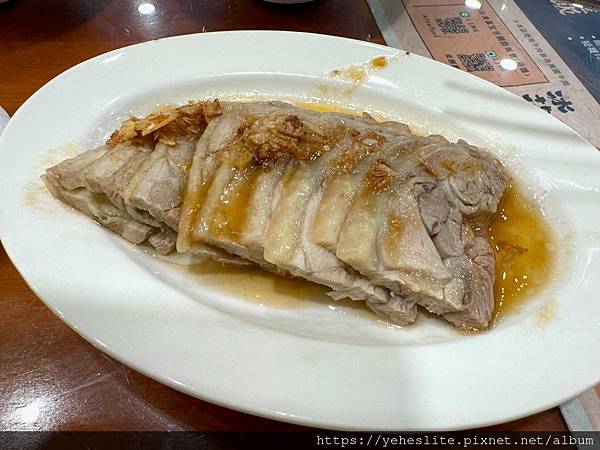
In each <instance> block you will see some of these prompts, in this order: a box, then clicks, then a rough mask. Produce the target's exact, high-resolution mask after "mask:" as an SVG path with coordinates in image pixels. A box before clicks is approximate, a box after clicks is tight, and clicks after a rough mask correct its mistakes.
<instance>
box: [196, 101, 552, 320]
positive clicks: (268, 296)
mask: <svg viewBox="0 0 600 450" xmlns="http://www.w3.org/2000/svg"><path fill="white" fill-rule="evenodd" d="M296 106H298V107H301V108H305V109H310V110H312V111H317V112H342V113H347V114H356V112H355V111H352V110H349V109H346V108H343V107H339V106H337V105H328V104H322V103H296ZM286 172H287V171H286ZM287 175H288V178H289V173H287ZM246 176H247V175H246ZM284 178H286V177H285V176H284ZM231 194H232V195H231V198H229V199H228V200H229V201H228V202H227V204H225V205H223V206H222V209H223V210H222V211H221V212H222V213H224V215H225V216H227V217H228V218H229V219H230V220H231V219H234V218H237V217H239V216H240V214H239V213H240V211H234V210H236V209H239V210H245V206H246V205H245V203H247V198H246V195H244V194H243V193H241V192H235V193H233V192H232V193H231ZM358 197H359V198H360V197H361V196H358ZM240 220H241V219H240ZM237 222H238V221H237V220H231V222H230V223H232V225H233V224H234V223H237ZM233 228H237V227H236V226H235V225H234V226H233ZM222 231H225V230H222ZM488 231H489V237H490V241H491V244H492V246H493V248H494V250H495V252H496V282H495V284H494V296H495V311H494V323H495V322H497V321H498V320H499V319H500V318H501V317H503V316H504V315H505V314H507V313H509V312H510V311H512V310H514V309H516V307H518V305H520V304H522V302H523V301H524V300H526V299H527V298H530V297H531V296H533V295H535V294H536V293H538V292H539V291H540V290H541V288H542V287H543V286H544V285H545V284H546V283H547V282H548V281H549V279H550V277H551V275H552V272H553V251H554V244H553V243H552V242H553V240H552V233H551V230H550V227H549V225H548V223H547V222H546V220H545V218H544V217H543V215H542V214H541V212H540V210H539V207H537V206H536V205H535V204H533V203H532V202H530V201H528V200H527V199H525V198H524V197H523V196H522V194H520V193H519V191H518V189H517V188H516V187H515V186H514V184H512V185H511V186H510V187H509V189H508V191H507V193H506V194H505V197H504V199H503V201H502V204H501V207H500V209H499V212H498V214H497V215H496V217H495V219H494V221H493V223H492V224H491V226H490V227H489V229H488ZM227 232H232V233H234V234H235V230H234V229H231V230H227ZM190 271H191V272H193V273H194V274H195V275H197V276H198V275H199V276H200V278H201V279H202V280H203V281H204V282H207V283H209V284H211V285H213V286H214V287H216V288H218V289H220V290H225V291H226V292H228V293H230V294H233V295H236V296H240V297H243V298H245V299H246V300H248V301H251V302H254V303H260V304H265V305H270V306H274V307H279V308H301V307H305V306H309V305H311V304H314V303H321V304H340V302H335V303H334V301H333V300H332V299H330V298H329V297H327V296H326V292H327V291H328V288H326V287H324V286H319V285H316V284H314V283H311V282H308V281H305V280H301V279H288V278H283V277H280V276H278V275H275V274H272V273H269V272H266V271H264V270H262V269H260V268H258V267H235V266H224V265H222V264H220V263H217V262H214V261H206V262H204V263H202V264H199V265H195V266H193V267H191V268H190ZM356 303H361V304H362V303H364V302H351V301H342V302H341V304H346V305H352V306H355V305H354V304H356ZM356 307H358V305H356ZM358 309H365V307H360V308H358Z"/></svg>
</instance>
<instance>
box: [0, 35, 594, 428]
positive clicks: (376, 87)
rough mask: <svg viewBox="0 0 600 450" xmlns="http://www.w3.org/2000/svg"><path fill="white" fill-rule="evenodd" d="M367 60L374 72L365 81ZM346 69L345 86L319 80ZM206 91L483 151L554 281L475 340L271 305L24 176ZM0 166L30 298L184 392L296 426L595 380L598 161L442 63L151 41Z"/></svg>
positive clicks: (10, 234)
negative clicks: (540, 228)
mask: <svg viewBox="0 0 600 450" xmlns="http://www.w3.org/2000/svg"><path fill="white" fill-rule="evenodd" d="M380 55H386V56H388V57H389V65H388V67H386V68H385V69H383V70H380V71H373V70H371V69H370V68H369V67H370V66H369V65H368V62H369V61H370V60H371V59H372V58H374V57H376V56H380ZM351 65H355V66H357V67H358V68H361V67H362V68H363V69H365V70H366V77H365V79H364V80H362V82H358V81H355V82H354V84H352V83H350V82H348V81H346V82H345V81H344V77H343V76H342V77H331V76H328V75H327V74H328V73H329V72H330V71H331V70H332V69H334V68H347V67H349V66H351ZM214 96H219V97H221V98H270V99H284V100H286V99H287V100H304V101H319V100H320V101H323V100H326V101H330V102H334V103H336V102H337V103H338V104H341V105H351V106H352V107H354V108H356V109H364V110H369V111H371V112H375V113H376V114H379V115H381V116H388V117H393V118H396V119H400V120H404V121H407V122H409V123H410V124H412V125H417V128H419V129H421V130H422V131H428V132H438V133H443V134H445V135H446V136H447V137H449V138H451V139H457V138H459V137H464V138H466V139H468V140H469V141H470V142H472V143H474V144H477V145H484V146H487V147H489V148H491V149H492V151H494V152H495V153H497V154H498V155H499V157H500V158H501V159H502V160H503V161H505V162H506V164H507V165H508V166H509V167H510V168H511V170H512V171H513V172H515V173H516V174H517V177H518V178H519V179H520V180H521V181H522V183H524V184H525V185H526V186H527V188H528V190H529V192H530V193H532V195H533V196H534V197H535V198H536V200H537V201H538V202H539V203H540V204H541V205H542V206H543V208H544V210H545V212H546V214H547V216H548V218H549V220H550V222H551V223H552V224H553V227H554V228H555V230H556V232H557V233H559V234H560V239H559V242H558V244H559V245H558V249H557V258H558V259H559V261H560V264H559V265H560V267H561V271H560V273H559V275H558V276H557V279H556V280H555V282H554V283H553V284H552V286H550V287H549V288H548V289H547V290H546V291H545V293H544V294H543V295H540V296H538V298H536V299H533V300H532V301H531V302H529V303H528V305H527V307H525V308H523V309H522V310H521V311H520V312H519V313H517V314H514V315H512V316H510V317H508V318H506V319H505V320H504V321H502V322H501V323H499V324H498V326H496V327H495V328H493V329H492V330H490V331H489V332H487V333H483V334H480V335H476V336H463V335H460V334H458V333H457V332H455V331H453V330H452V329H450V328H449V327H448V326H446V325H444V324H442V323H441V321H437V320H433V319H424V318H421V319H420V321H419V323H418V324H417V325H416V326H414V327H407V328H404V329H397V328H391V327H388V326H385V325H384V324H382V323H380V322H378V321H376V320H373V319H372V318H370V317H368V316H367V315H365V314H360V313H356V312H354V310H352V309H349V308H344V307H333V308H332V307H328V305H325V304H318V303H315V304H311V305H309V306H307V307H305V308H300V309H282V308H273V307H269V306H268V305H257V304H253V303H248V302H246V301H244V300H242V299H240V298H236V297H235V296H231V295H228V294H226V293H223V292H221V291H219V290H216V289H214V288H210V287H209V286H206V285H202V284H201V283H199V282H198V281H197V280H195V279H194V278H193V277H191V276H189V274H186V273H184V272H185V271H183V270H175V269H173V268H172V266H170V265H169V264H166V263H165V262H163V261H158V260H155V259H154V258H152V257H151V256H149V255H147V254H145V253H144V252H142V251H140V250H139V249H136V248H134V247H132V246H130V245H128V244H127V243H125V242H124V241H122V240H120V239H119V238H117V237H115V236H114V235H112V234H111V233H109V232H107V231H105V230H104V229H102V228H101V227H99V226H97V225H95V224H94V223H93V222H92V221H90V220H89V219H87V218H85V217H83V216H81V215H79V214H77V213H74V212H72V211H70V210H69V209H67V208H64V207H62V206H61V205H60V204H59V203H58V202H57V201H55V200H54V199H52V198H51V197H50V196H49V195H48V194H47V193H45V192H44V190H43V188H42V186H41V183H40V181H39V178H38V177H39V175H40V174H41V173H42V171H43V169H44V168H45V167H47V166H49V165H50V164H52V163H54V162H56V161H57V160H59V159H61V158H64V157H65V156H67V153H68V152H66V151H62V152H61V151H55V152H54V153H53V152H50V153H48V150H49V149H51V148H55V147H57V146H61V145H64V144H65V143H69V142H76V143H77V148H78V149H79V150H81V149H83V148H89V146H91V145H93V144H98V143H99V142H101V141H102V140H103V139H105V138H106V136H107V133H108V132H109V131H110V130H111V129H114V128H115V127H116V126H117V125H118V123H119V121H120V120H122V119H123V118H124V117H125V116H126V115H127V113H130V112H134V113H143V112H147V111H148V110H149V109H150V108H151V107H153V106H155V105H156V104H158V103H161V102H179V101H184V100H187V99H191V98H209V97H214ZM62 148H63V150H64V147H62ZM0 161H1V163H0V192H1V193H2V194H1V199H0V206H1V210H0V213H1V215H0V230H1V236H2V240H3V243H4V246H5V248H6V250H7V252H8V254H9V255H10V257H11V259H12V260H13V262H14V263H15V265H16V267H17V268H18V270H19V271H20V273H21V274H22V275H23V277H24V278H25V279H26V280H27V282H28V283H29V285H30V286H31V287H32V289H33V290H34V291H35V293H36V294H37V295H38V296H39V297H40V298H42V299H43V301H44V302H45V303H46V304H47V305H48V306H49V307H50V308H51V309H52V310H53V311H54V312H55V313H56V314H57V315H58V316H59V317H60V318H62V319H63V320H64V321H65V322H66V323H68V324H69V325H70V326H71V327H73V328H74V329H75V330H76V331H77V332H78V333H80V334H81V335H82V336H83V337H85V338H86V339H87V340H88V341H90V342H91V343H92V344H94V345H95V346H97V347H98V348H100V349H101V350H103V351H105V352H106V353H108V354H110V355H111V356H113V357H115V358H117V359H119V360H120V361H122V362H124V363H125V364H127V365H129V366H131V367H133V368H135V369H136V370H139V371H140V372H142V373H144V374H146V375H148V376H150V377H152V378H154V379H156V380H159V381H160V382H162V383H165V384H167V385H169V386H172V387H174V388H175V389H178V390H181V391H183V392H186V393H188V394H191V395H193V396H196V397H199V398H202V399H205V400H208V401H210V402H214V403H217V404H220V405H224V406H227V407H230V408H234V409H237V410H240V411H245V412H249V413H252V414H256V415H260V416H265V417H271V418H274V419H278V420H284V421H288V422H294V423H299V424H304V425H314V426H320V427H327V428H337V429H349V430H355V429H380V430H398V429H410V430H444V429H460V428H467V427H477V426H483V425H488V424H493V423H497V422H502V421H507V420H511V419H515V418H518V417H520V416H525V415H528V414H532V413H534V412H537V411H540V410H543V409H546V408H549V407H552V406H554V405H556V404H558V403H560V402H562V401H564V400H566V399H568V398H569V397H572V396H574V395H576V394H578V393H579V392H581V391H583V390H584V389H586V388H588V387H590V386H592V385H593V384H595V383H597V382H598V381H599V379H600V352H598V351H597V350H598V342H599V341H600V327H599V326H598V325H599V323H600V301H598V292H600V277H598V274H599V272H600V252H599V249H600V247H599V244H598V242H599V241H598V237H600V231H599V229H598V224H597V219H598V217H599V214H598V213H599V212H600V211H599V209H598V205H599V204H600V195H599V192H600V177H598V173H599V170H600V157H599V155H598V154H597V151H596V150H595V149H594V148H593V147H592V146H591V145H590V144H588V143H586V142H585V141H584V140H583V139H581V138H580V137H578V136H577V135H576V134H575V133H574V132H573V131H572V130H570V129H569V128H568V127H566V126H565V125H563V124H562V123H560V122H559V121H558V120H556V119H554V118H553V117H551V116H549V115H547V114H546V113H545V112H543V111H541V110H539V109H536V108H535V107H533V106H531V105H529V104H528V103H527V102H525V101H523V100H521V99H519V98H518V97H516V96H514V95H512V94H510V93H508V92H506V91H504V90H502V89H500V88H498V87H495V86H493V85H492V84H490V83H487V82H485V81H482V80H480V79H478V78H476V77H473V76H470V75H468V74H465V73H463V72H461V71H458V70H454V69H452V68H450V67H448V66H446V65H443V64H439V63H437V62H434V61H431V60H428V59H425V58H422V57H419V56H416V55H412V54H410V55H409V54H406V52H399V51H397V50H394V49H390V48H386V47H382V46H378V45H374V44H370V43H365V42H358V41H353V40H348V39H341V38H336V37H330V36H320V35H312V34H300V33H286V32H262V31H260V32H255V31H252V32H224V33H208V34H202V35H190V36H180V37H175V38H169V39H162V40H158V41H151V42H147V43H144V44H140V45H134V46H132V47H127V48H124V49H120V50H115V51H113V52H110V53H107V54H105V55H101V56H98V57H97V58H94V59H91V60H89V61H86V62H84V63H82V64H80V65H78V66H76V67H74V68H72V69H70V70H68V71H66V72H65V73H63V74H62V75H60V76H58V77H57V78H55V79H54V80H52V81H51V82H49V83H48V84H47V85H45V86H44V87H43V88H42V89H40V90H39V91H38V92H37V93H36V94H34V95H33V96H32V97H31V98H30V99H29V100H28V101H27V102H26V103H25V104H24V105H23V106H22V107H21V108H20V109H19V111H17V113H16V114H15V116H14V117H13V118H12V120H11V121H10V123H9V124H8V127H7V128H6V130H5V131H4V133H3V134H2V136H1V137H0Z"/></svg>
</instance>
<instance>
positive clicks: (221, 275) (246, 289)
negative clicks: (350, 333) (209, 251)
mask: <svg viewBox="0 0 600 450" xmlns="http://www.w3.org/2000/svg"><path fill="white" fill-rule="evenodd" d="M188 270H189V271H190V273H192V274H194V275H195V276H198V277H199V278H200V279H201V280H202V282H204V283H206V284H209V285H211V286H214V287H215V288H218V289H219V290H221V291H225V292H227V293H229V294H232V295H235V296H237V297H241V298H244V299H245V300H247V301H249V302H252V303H257V304H266V305H269V306H274V307H277V308H290V309H291V308H303V307H307V306H310V305H314V304H315V303H320V304H331V303H332V302H333V300H332V299H331V298H329V297H327V295H326V293H327V292H328V291H329V289H328V288H326V287H325V286H321V285H318V284H314V283H311V282H309V281H306V280H303V279H299V278H294V279H291V278H284V277H281V276H278V275H275V274H273V273H270V272H267V271H265V270H262V269H260V268H259V267H256V266H230V265H223V264H221V263H218V262H216V261H213V260H211V259H207V260H206V261H204V262H202V263H200V264H195V265H193V266H190V267H189V268H188Z"/></svg>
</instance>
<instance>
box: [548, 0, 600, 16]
mask: <svg viewBox="0 0 600 450" xmlns="http://www.w3.org/2000/svg"><path fill="white" fill-rule="evenodd" d="M550 3H552V6H554V7H555V8H556V9H557V10H558V12H559V13H560V14H562V15H563V16H566V15H567V14H588V13H594V12H598V11H599V10H597V9H592V8H586V7H585V6H583V5H582V4H580V3H571V2H567V1H565V0H550Z"/></svg>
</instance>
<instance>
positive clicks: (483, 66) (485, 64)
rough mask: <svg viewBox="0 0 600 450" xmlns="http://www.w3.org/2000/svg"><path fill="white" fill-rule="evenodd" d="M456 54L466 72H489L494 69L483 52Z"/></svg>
mask: <svg viewBox="0 0 600 450" xmlns="http://www.w3.org/2000/svg"><path fill="white" fill-rule="evenodd" d="M457 56H458V59H460V62H461V63H463V66H465V69H467V72H491V71H492V70H494V66H492V65H491V64H490V60H489V59H488V58H487V56H485V53H469V54H464V53H459V54H458V55H457Z"/></svg>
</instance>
